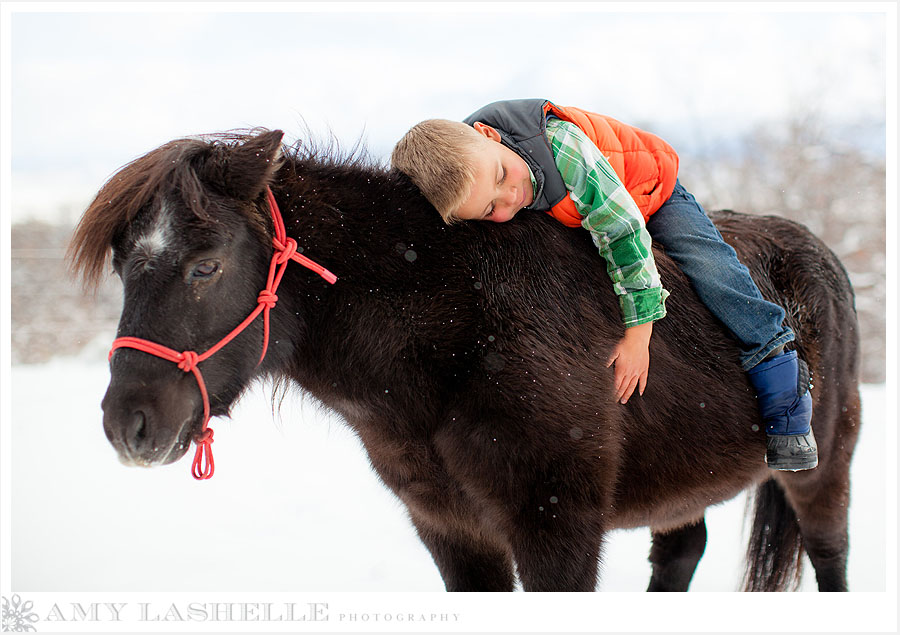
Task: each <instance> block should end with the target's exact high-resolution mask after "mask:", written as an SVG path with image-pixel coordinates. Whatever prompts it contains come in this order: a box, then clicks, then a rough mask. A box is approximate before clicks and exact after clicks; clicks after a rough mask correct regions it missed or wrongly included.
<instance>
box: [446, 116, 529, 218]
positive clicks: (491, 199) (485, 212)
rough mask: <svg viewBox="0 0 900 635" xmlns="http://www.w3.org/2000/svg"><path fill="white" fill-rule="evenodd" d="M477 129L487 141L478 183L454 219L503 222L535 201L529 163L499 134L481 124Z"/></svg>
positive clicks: (479, 159) (477, 167)
mask: <svg viewBox="0 0 900 635" xmlns="http://www.w3.org/2000/svg"><path fill="white" fill-rule="evenodd" d="M475 130H476V131H477V132H479V133H480V134H482V135H484V137H485V139H486V142H485V143H483V144H482V147H481V148H479V150H478V153H477V156H476V158H475V166H474V167H475V182H474V183H473V184H472V191H471V192H470V193H469V198H467V199H466V200H465V202H463V204H462V205H460V207H459V209H457V210H456V212H455V213H454V216H455V217H456V218H458V219H460V220H489V221H494V222H495V223H504V222H506V221H508V220H511V219H512V217H513V216H515V215H516V214H517V213H518V211H519V210H520V209H522V208H523V207H527V206H529V205H531V204H532V203H533V202H534V192H533V190H532V187H531V176H530V174H529V172H528V164H526V163H525V160H524V159H522V157H520V156H519V155H518V154H516V153H515V152H513V151H512V150H510V149H509V148H507V147H506V146H505V145H503V144H502V143H500V134H499V133H498V132H497V131H496V130H495V129H494V128H491V127H490V126H486V125H485V124H483V123H481V122H476V123H475Z"/></svg>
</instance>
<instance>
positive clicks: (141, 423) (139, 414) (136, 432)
mask: <svg viewBox="0 0 900 635" xmlns="http://www.w3.org/2000/svg"><path fill="white" fill-rule="evenodd" d="M148 436H149V430H148V425H147V417H146V416H145V415H144V411H143V410H135V411H134V412H133V413H131V420H130V421H129V422H128V424H127V429H126V431H125V443H126V444H127V445H128V447H129V448H130V449H131V451H132V452H135V453H139V452H140V451H141V450H142V449H143V448H144V446H145V445H146V443H147V437H148Z"/></svg>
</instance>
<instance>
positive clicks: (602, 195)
mask: <svg viewBox="0 0 900 635" xmlns="http://www.w3.org/2000/svg"><path fill="white" fill-rule="evenodd" d="M547 138H548V139H549V140H550V148H551V149H552V151H553V156H554V158H555V159H556V167H557V168H558V169H559V173H560V175H562V179H563V181H564V182H565V184H566V189H567V190H569V196H570V198H571V199H572V201H573V202H574V203H575V209H577V210H578V213H579V214H581V216H582V217H583V220H582V222H581V226H582V227H584V228H585V229H587V230H588V231H590V232H591V236H592V237H593V239H594V244H595V245H597V248H598V249H599V250H600V255H601V256H603V258H604V259H605V260H606V271H607V273H609V277H610V278H611V279H612V282H613V289H615V292H616V294H617V295H618V297H619V306H620V307H621V309H622V318H623V321H624V322H625V326H626V327H628V326H635V325H637V324H644V323H646V322H653V321H655V320H658V319H660V318H662V317H664V316H665V315H666V307H665V300H666V298H667V297H668V295H669V292H668V291H666V290H665V289H663V288H662V284H661V283H660V280H659V273H658V272H657V270H656V262H655V261H654V260H653V251H652V250H651V249H650V234H649V233H648V232H647V228H646V226H645V224H644V217H643V216H642V215H641V212H640V210H639V209H638V206H637V205H636V204H635V202H634V200H633V199H632V198H631V195H630V194H629V193H628V190H626V189H625V186H624V185H623V184H622V181H621V180H620V179H619V177H618V175H616V173H615V171H613V169H612V166H610V164H609V161H608V160H607V159H606V157H604V156H603V154H602V153H601V152H600V150H599V148H597V146H596V145H595V144H594V142H593V141H591V140H590V139H589V138H588V137H587V135H586V134H584V132H583V131H582V130H581V128H579V127H578V126H576V125H575V124H572V123H569V122H567V121H562V120H561V119H557V118H555V117H551V118H549V119H548V120H547Z"/></svg>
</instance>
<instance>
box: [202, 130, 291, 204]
mask: <svg viewBox="0 0 900 635" xmlns="http://www.w3.org/2000/svg"><path fill="white" fill-rule="evenodd" d="M283 137H284V132H282V131H281V130H272V131H267V132H263V133H261V134H258V135H255V136H253V137H250V138H249V139H248V140H247V141H245V142H243V143H241V144H239V145H237V146H232V147H231V148H228V150H227V151H226V152H225V153H224V156H220V157H217V159H218V160H214V164H215V165H212V166H209V168H210V169H208V170H207V177H208V178H210V177H211V179H212V180H214V181H216V182H217V184H218V185H220V186H221V187H222V188H223V189H224V190H225V191H226V192H227V193H228V194H230V195H232V196H234V197H235V198H238V199H243V200H253V199H255V198H256V197H258V196H259V195H260V194H261V193H262V191H263V190H264V189H265V187H266V186H267V185H269V183H271V181H272V178H273V177H274V176H275V172H277V171H278V168H279V167H280V166H281V161H282V158H283V157H282V153H281V139H282V138H283Z"/></svg>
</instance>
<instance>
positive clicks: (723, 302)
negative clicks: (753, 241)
mask: <svg viewBox="0 0 900 635" xmlns="http://www.w3.org/2000/svg"><path fill="white" fill-rule="evenodd" d="M647 231H648V232H650V236H651V237H652V238H653V239H654V240H655V241H657V242H659V243H660V244H661V245H662V246H663V247H664V248H665V250H666V253H667V254H668V255H669V257H670V258H672V260H674V261H675V262H676V263H677V264H678V266H679V267H680V268H681V270H682V271H684V273H685V275H686V276H687V277H688V280H690V281H691V284H692V285H693V286H694V289H695V290H696V291H697V295H698V296H700V299H701V300H702V301H703V303H704V304H705V305H706V306H707V308H709V310H710V311H711V312H712V314H713V315H715V316H716V317H717V318H719V321H721V322H722V323H723V324H724V325H725V326H726V327H727V328H728V329H729V330H730V331H731V332H732V334H733V335H734V336H735V337H736V338H737V339H738V341H739V342H740V345H741V366H742V368H743V369H744V370H749V369H751V368H753V367H754V366H756V365H757V364H758V363H759V362H761V361H762V360H763V359H765V357H766V356H767V355H768V354H769V353H771V352H772V351H773V350H775V349H777V348H778V347H779V346H782V345H784V344H785V343H786V342H790V341H791V340H793V339H794V332H793V331H792V330H791V329H790V328H788V327H786V326H784V325H783V324H782V322H783V321H784V309H782V308H781V307H780V306H778V305H777V304H772V303H771V302H768V301H767V300H764V299H763V297H762V294H760V292H759V289H758V288H757V286H756V283H755V282H753V279H752V278H751V277H750V272H749V271H748V270H747V267H745V266H744V265H742V264H741V263H740V261H739V260H738V258H737V254H736V253H735V252H734V249H732V247H731V245H729V244H728V243H726V242H725V241H724V240H722V235H721V234H720V233H719V230H718V229H716V226H715V225H713V223H712V221H711V220H710V219H709V217H708V216H707V215H706V212H705V211H703V208H702V207H700V203H698V202H697V200H696V199H695V198H694V197H693V195H692V194H690V193H689V192H688V191H687V190H685V189H684V187H682V185H681V183H679V182H677V181H676V183H675V191H673V192H672V196H670V197H669V200H667V201H666V202H665V203H663V205H662V207H660V208H659V209H658V210H657V211H656V212H655V213H654V214H653V215H652V216H650V220H649V221H647Z"/></svg>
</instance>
